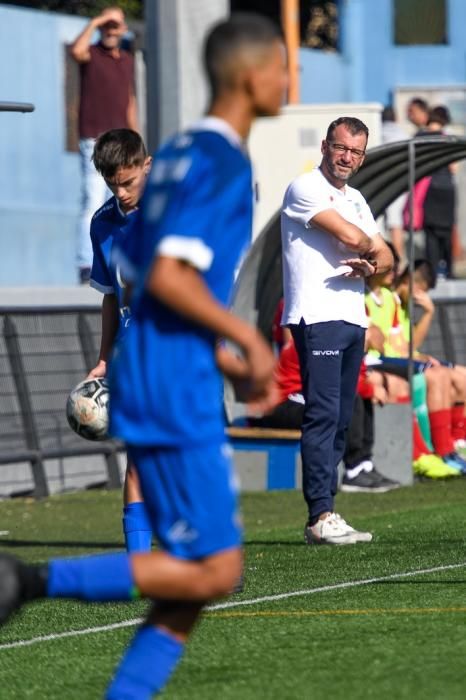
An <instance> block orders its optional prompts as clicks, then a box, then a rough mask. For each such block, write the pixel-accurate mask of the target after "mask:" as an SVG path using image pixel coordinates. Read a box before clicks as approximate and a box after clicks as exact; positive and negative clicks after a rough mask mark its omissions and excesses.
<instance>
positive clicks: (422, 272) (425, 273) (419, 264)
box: [399, 258, 437, 289]
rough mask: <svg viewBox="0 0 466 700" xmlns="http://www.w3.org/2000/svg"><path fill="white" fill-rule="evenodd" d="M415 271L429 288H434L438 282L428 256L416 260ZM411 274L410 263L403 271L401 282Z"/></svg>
mask: <svg viewBox="0 0 466 700" xmlns="http://www.w3.org/2000/svg"><path fill="white" fill-rule="evenodd" d="M414 272H415V273H416V274H417V275H418V276H419V277H420V278H421V279H422V280H423V282H425V283H426V285H427V288H428V289H433V288H434V287H435V284H436V281H437V280H436V275H435V271H434V268H433V266H432V263H431V262H430V261H429V260H427V259H426V258H417V259H416V260H415V261H414ZM408 276H409V265H406V267H405V269H404V270H403V272H402V273H401V275H400V277H399V279H400V281H401V282H404V280H405V279H406V278H407V277H408Z"/></svg>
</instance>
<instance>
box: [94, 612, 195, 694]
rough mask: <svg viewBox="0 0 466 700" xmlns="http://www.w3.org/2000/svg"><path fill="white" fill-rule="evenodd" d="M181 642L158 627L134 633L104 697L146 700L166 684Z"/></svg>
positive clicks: (179, 650)
mask: <svg viewBox="0 0 466 700" xmlns="http://www.w3.org/2000/svg"><path fill="white" fill-rule="evenodd" d="M183 651H184V644H182V643H181V642H179V641H178V640H177V639H175V638H174V637H173V636H172V635H171V634H169V633H168V632H165V630H162V629H160V628H158V627H150V626H145V627H141V629H140V630H139V631H138V632H137V633H136V635H135V637H134V638H133V640H132V642H131V644H130V646H129V648H128V650H127V651H126V654H125V655H124V657H123V659H122V660H121V663H120V665H119V667H118V669H117V671H116V674H115V677H114V679H113V681H112V682H111V684H110V686H109V688H108V690H107V694H106V696H105V698H106V700H121V699H122V698H131V700H149V699H150V698H151V697H152V696H153V695H154V694H155V693H157V692H158V691H160V690H162V688H163V687H164V686H165V685H166V684H167V682H168V680H169V678H170V676H171V675H172V673H173V671H174V670H175V667H176V665H177V663H178V661H179V660H180V658H181V656H182V654H183Z"/></svg>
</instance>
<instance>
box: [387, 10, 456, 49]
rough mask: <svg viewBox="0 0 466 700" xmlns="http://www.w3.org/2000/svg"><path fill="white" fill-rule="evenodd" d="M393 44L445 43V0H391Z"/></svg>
mask: <svg viewBox="0 0 466 700" xmlns="http://www.w3.org/2000/svg"><path fill="white" fill-rule="evenodd" d="M393 10H394V18H395V22H394V25H395V44H398V45H400V46H409V45H413V44H446V43H447V8H446V0H393Z"/></svg>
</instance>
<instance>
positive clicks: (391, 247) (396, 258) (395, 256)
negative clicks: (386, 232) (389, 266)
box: [385, 240, 401, 268]
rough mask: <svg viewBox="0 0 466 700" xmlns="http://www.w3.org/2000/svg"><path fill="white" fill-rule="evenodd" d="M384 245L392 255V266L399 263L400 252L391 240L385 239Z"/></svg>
mask: <svg viewBox="0 0 466 700" xmlns="http://www.w3.org/2000/svg"><path fill="white" fill-rule="evenodd" d="M385 245H386V246H387V248H389V250H390V252H391V254H392V255H393V267H394V268H396V267H397V266H398V265H399V264H400V260H401V258H400V254H399V253H398V251H397V249H396V248H395V246H394V245H393V243H392V242H391V241H387V240H385Z"/></svg>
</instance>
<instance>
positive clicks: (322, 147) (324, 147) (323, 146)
mask: <svg viewBox="0 0 466 700" xmlns="http://www.w3.org/2000/svg"><path fill="white" fill-rule="evenodd" d="M327 148H328V144H327V139H323V140H322V143H321V144H320V152H321V153H322V155H323V156H324V155H325V153H326V152H327Z"/></svg>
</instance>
